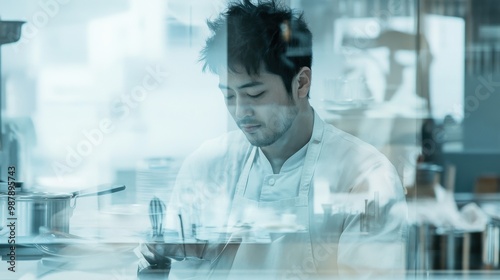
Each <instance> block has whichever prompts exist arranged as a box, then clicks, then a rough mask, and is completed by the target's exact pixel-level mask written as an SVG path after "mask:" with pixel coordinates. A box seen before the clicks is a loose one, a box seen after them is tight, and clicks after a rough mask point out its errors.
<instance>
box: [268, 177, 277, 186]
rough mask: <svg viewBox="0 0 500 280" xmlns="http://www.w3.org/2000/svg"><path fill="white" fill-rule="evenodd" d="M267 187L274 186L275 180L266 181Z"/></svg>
mask: <svg viewBox="0 0 500 280" xmlns="http://www.w3.org/2000/svg"><path fill="white" fill-rule="evenodd" d="M268 183H269V185H271V186H274V183H276V180H274V178H271V179H269V181H268Z"/></svg>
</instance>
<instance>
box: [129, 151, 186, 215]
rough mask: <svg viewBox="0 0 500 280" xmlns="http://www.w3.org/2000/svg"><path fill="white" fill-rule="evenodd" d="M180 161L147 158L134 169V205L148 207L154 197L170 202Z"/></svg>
mask: <svg viewBox="0 0 500 280" xmlns="http://www.w3.org/2000/svg"><path fill="white" fill-rule="evenodd" d="M179 168H180V161H178V160H176V159H174V158H169V157H167V158H148V159H144V160H142V161H140V162H139V163H138V165H137V167H136V184H135V185H136V203H137V204H141V205H148V203H149V201H150V200H151V199H152V198H153V197H154V196H156V197H159V198H161V199H162V200H164V201H167V202H168V201H170V196H171V194H172V191H173V187H174V185H175V179H176V177H177V171H178V170H179Z"/></svg>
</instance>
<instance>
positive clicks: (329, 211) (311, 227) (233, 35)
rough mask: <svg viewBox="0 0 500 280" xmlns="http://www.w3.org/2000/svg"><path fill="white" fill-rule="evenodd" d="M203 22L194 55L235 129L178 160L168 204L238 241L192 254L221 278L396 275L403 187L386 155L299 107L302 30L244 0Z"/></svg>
mask: <svg viewBox="0 0 500 280" xmlns="http://www.w3.org/2000/svg"><path fill="white" fill-rule="evenodd" d="M209 27H210V29H211V31H212V32H213V34H212V36H211V37H210V38H209V39H208V40H207V41H206V46H205V48H204V49H203V51H202V56H201V60H202V61H203V62H204V63H205V64H204V69H209V70H210V71H212V72H213V73H215V74H217V75H218V76H219V88H220V89H221V91H222V95H223V98H224V101H225V103H226V105H227V109H228V111H229V113H230V115H231V116H232V118H233V119H234V121H235V122H236V124H237V125H238V127H239V130H237V131H231V132H229V133H227V134H225V135H223V136H221V137H219V138H217V139H214V140H211V141H208V142H207V143H205V144H203V145H202V146H201V147H200V148H199V149H198V150H197V151H195V152H194V153H193V154H192V155H190V156H189V157H188V158H187V159H186V161H185V163H184V165H183V167H182V168H181V171H180V173H179V175H178V180H177V185H176V191H175V197H176V199H175V200H174V202H172V204H171V207H172V208H171V210H172V209H177V210H176V211H179V213H181V216H182V218H183V220H184V222H183V224H184V225H185V226H186V227H190V229H189V230H187V229H184V232H185V233H186V236H187V235H190V234H191V233H193V235H199V236H196V237H197V238H198V239H204V238H202V237H200V236H201V235H202V234H201V233H200V232H201V228H203V229H204V231H205V232H207V231H208V232H210V231H216V229H220V228H224V229H225V230H226V231H227V232H230V233H232V236H231V237H230V238H229V237H228V235H224V236H225V238H226V239H225V240H220V241H222V242H220V244H223V245H224V243H225V242H226V243H227V242H229V241H230V240H231V239H232V240H233V241H234V240H235V238H240V239H239V240H242V243H241V244H239V246H227V244H225V246H221V245H219V246H215V245H214V246H212V247H210V246H209V248H208V249H205V250H204V252H203V253H199V252H197V253H192V255H196V256H197V257H200V258H202V259H205V260H207V261H208V263H209V266H210V268H209V269H210V270H211V271H212V272H211V273H212V274H211V275H219V274H217V273H218V272H222V271H224V272H228V273H229V274H228V275H226V276H229V277H230V278H232V277H235V278H236V276H238V277H240V276H242V275H245V274H250V275H253V276H252V277H256V276H255V273H261V274H263V275H265V276H268V277H269V278H272V279H275V278H288V279H309V278H311V277H314V276H323V275H328V276H340V277H341V278H343V279H344V278H345V277H347V276H353V277H358V276H363V277H373V276H374V275H385V276H386V275H387V274H392V273H394V272H399V273H401V272H403V271H404V264H405V262H404V260H405V252H404V245H405V239H404V236H405V219H406V207H405V203H404V201H405V198H404V194H403V188H402V187H401V184H400V182H399V180H398V176H397V174H396V171H395V169H394V167H393V166H392V165H391V164H390V163H389V161H388V160H387V159H386V158H385V157H384V156H382V155H381V154H380V153H379V152H378V151H377V150H376V149H375V148H373V147H371V146H370V145H368V144H366V143H364V142H362V141H360V140H359V139H357V138H355V137H353V136H351V135H349V134H347V133H344V132H342V131H340V130H338V129H336V128H335V127H333V126H332V125H329V124H326V123H325V122H324V121H323V120H321V119H320V117H319V116H318V115H317V114H316V112H315V111H314V109H313V108H312V107H311V105H310V104H309V94H310V88H311V83H312V71H311V63H312V35H311V32H310V31H309V29H308V27H307V25H306V23H305V22H304V20H303V18H302V16H301V15H296V14H295V13H293V12H292V11H291V10H290V9H288V8H286V7H282V6H280V5H278V4H277V3H275V2H274V1H270V2H269V1H267V2H264V1H259V3H257V4H252V3H251V2H250V1H247V0H245V1H243V2H242V3H232V4H230V5H229V8H228V9H227V11H226V12H225V13H223V14H221V15H220V17H219V18H217V19H216V20H214V21H212V22H209ZM191 225H193V226H191ZM263 233H271V234H270V235H268V239H266V238H265V234H263ZM205 237H206V236H205ZM186 238H188V237H186ZM205 239H210V238H208V237H207V238H205ZM212 243H216V242H212ZM230 244H233V243H230ZM188 247H189V246H188ZM235 247H236V248H235ZM184 251H186V249H185V248H184ZM187 251H188V252H187V253H186V254H188V255H189V254H190V253H189V251H190V249H189V248H188V249H187ZM198 253H199V254H200V255H197V254H198ZM167 255H168V253H167ZM181 263H182V262H179V264H181ZM173 271H174V269H173ZM200 271H201V270H200ZM214 271H215V274H213V273H214ZM203 273H205V272H203ZM198 275H200V274H198ZM207 275H208V274H207ZM202 278H203V276H202Z"/></svg>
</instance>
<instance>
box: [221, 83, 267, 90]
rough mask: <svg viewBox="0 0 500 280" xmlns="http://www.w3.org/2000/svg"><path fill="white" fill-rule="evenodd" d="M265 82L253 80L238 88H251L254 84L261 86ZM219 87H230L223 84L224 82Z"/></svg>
mask: <svg viewBox="0 0 500 280" xmlns="http://www.w3.org/2000/svg"><path fill="white" fill-rule="evenodd" d="M263 84H264V83H261V82H257V81H253V82H250V83H246V84H244V85H241V86H239V87H238V89H244V88H249V87H254V86H260V85H263ZM219 88H220V89H229V87H228V86H226V85H223V84H219Z"/></svg>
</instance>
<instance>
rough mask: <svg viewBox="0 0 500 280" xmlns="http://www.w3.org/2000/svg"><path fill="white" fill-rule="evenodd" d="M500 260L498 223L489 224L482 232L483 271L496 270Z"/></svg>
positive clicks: (499, 226) (499, 229) (499, 227)
mask: <svg viewBox="0 0 500 280" xmlns="http://www.w3.org/2000/svg"><path fill="white" fill-rule="evenodd" d="M499 259H500V223H499V222H491V223H489V224H488V225H487V226H486V230H485V231H484V232H483V258H482V260H483V269H498V268H499Z"/></svg>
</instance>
